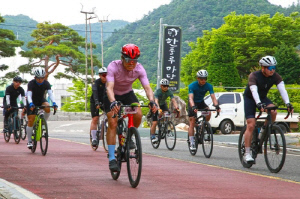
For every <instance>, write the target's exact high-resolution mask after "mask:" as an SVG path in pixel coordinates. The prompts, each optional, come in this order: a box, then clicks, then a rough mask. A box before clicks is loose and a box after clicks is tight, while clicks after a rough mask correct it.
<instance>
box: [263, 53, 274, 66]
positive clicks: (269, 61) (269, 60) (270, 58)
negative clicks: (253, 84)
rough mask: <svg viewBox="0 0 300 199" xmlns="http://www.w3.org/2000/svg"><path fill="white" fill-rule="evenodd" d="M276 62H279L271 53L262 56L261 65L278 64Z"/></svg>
mask: <svg viewBox="0 0 300 199" xmlns="http://www.w3.org/2000/svg"><path fill="white" fill-rule="evenodd" d="M276 64H277V61H276V59H275V57H273V56H270V55H268V56H265V57H262V58H261V59H260V60H259V65H260V66H276Z"/></svg>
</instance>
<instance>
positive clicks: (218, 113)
mask: <svg viewBox="0 0 300 199" xmlns="http://www.w3.org/2000/svg"><path fill="white" fill-rule="evenodd" d="M197 111H217V109H197ZM219 115H220V112H218V111H217V115H216V117H215V118H217V117H218V116H219ZM195 117H197V115H196V116H195Z"/></svg>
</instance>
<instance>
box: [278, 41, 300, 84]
mask: <svg viewBox="0 0 300 199" xmlns="http://www.w3.org/2000/svg"><path fill="white" fill-rule="evenodd" d="M274 56H275V58H276V60H277V66H276V67H277V68H276V72H278V73H279V74H280V75H281V76H282V78H283V80H284V83H286V84H299V83H300V67H299V66H300V58H299V55H298V54H297V53H296V49H295V48H294V47H289V46H287V45H286V44H284V43H282V44H281V45H280V46H279V48H278V50H277V51H276V53H275V54H274Z"/></svg>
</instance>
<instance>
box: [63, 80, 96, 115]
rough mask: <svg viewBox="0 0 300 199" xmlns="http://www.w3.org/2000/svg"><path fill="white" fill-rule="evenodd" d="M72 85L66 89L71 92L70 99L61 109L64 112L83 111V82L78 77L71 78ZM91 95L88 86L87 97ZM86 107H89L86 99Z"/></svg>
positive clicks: (90, 89)
mask: <svg viewBox="0 0 300 199" xmlns="http://www.w3.org/2000/svg"><path fill="white" fill-rule="evenodd" d="M72 82H73V86H72V87H69V88H68V89H67V91H68V92H70V93H72V96H71V99H70V101H68V102H66V103H65V104H64V105H63V106H62V107H61V110H63V111H66V112H83V111H85V83H84V82H83V81H82V80H80V79H73V81H72ZM91 95H92V88H91V86H88V99H89V98H90V96H91ZM87 107H90V101H89V100H88V105H87Z"/></svg>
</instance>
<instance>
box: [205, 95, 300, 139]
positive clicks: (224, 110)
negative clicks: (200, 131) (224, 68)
mask: <svg viewBox="0 0 300 199" xmlns="http://www.w3.org/2000/svg"><path fill="white" fill-rule="evenodd" d="M215 96H216V98H217V100H218V102H219V105H220V107H221V113H220V115H219V117H217V118H215V116H216V112H215V111H213V112H212V116H211V119H210V121H209V123H210V124H211V126H212V128H213V130H214V131H216V130H220V131H221V132H222V133H223V134H230V133H231V132H232V131H235V130H240V129H241V128H242V127H243V126H244V125H245V124H246V120H245V114H244V98H243V93H240V92H217V93H215ZM204 100H205V103H206V104H207V105H208V106H209V108H211V109H214V106H213V103H212V100H211V97H210V95H208V96H206V97H205V98H204ZM264 114H265V113H263V115H262V116H264ZM285 116H286V113H278V114H277V117H276V121H275V123H277V124H278V125H279V126H280V127H281V128H282V129H283V131H284V132H290V131H291V129H293V128H298V122H299V113H293V116H292V117H289V118H288V119H284V117H285ZM261 122H263V121H261Z"/></svg>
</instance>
